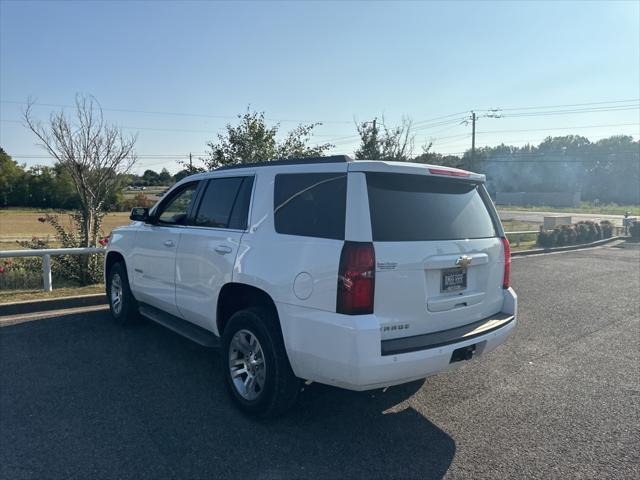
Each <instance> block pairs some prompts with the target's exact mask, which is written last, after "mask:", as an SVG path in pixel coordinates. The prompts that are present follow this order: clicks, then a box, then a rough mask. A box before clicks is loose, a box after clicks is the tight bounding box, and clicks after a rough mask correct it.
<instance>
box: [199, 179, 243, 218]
mask: <svg viewBox="0 0 640 480" xmlns="http://www.w3.org/2000/svg"><path fill="white" fill-rule="evenodd" d="M252 184H253V177H227V178H214V179H212V180H209V182H208V184H207V186H206V190H205V192H204V195H203V196H202V201H201V202H200V206H199V207H198V212H197V213H196V215H195V218H194V222H193V223H194V225H195V226H198V227H214V228H234V229H240V230H244V229H245V228H246V226H247V213H248V209H249V201H250V199H251V185H252ZM245 185H246V186H245ZM247 186H248V188H247ZM247 197H248V198H247Z"/></svg>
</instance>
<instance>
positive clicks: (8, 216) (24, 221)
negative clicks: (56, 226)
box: [0, 209, 130, 241]
mask: <svg viewBox="0 0 640 480" xmlns="http://www.w3.org/2000/svg"><path fill="white" fill-rule="evenodd" d="M46 213H58V212H56V211H54V210H22V209H3V210H0V241H1V238H2V237H3V236H4V237H7V236H11V237H13V236H24V237H32V236H36V237H46V236H47V235H52V236H53V235H55V232H54V230H53V227H52V226H51V225H50V224H49V223H46V222H45V223H42V222H39V221H38V218H39V217H42V216H44V215H45V214H46ZM68 213H69V212H65V211H63V212H61V213H60V214H59V215H60V219H61V220H62V224H63V225H64V226H65V227H69V228H72V227H73V226H72V223H71V219H70V217H69V216H68ZM129 222H130V220H129V212H113V213H109V214H107V215H106V216H105V218H104V222H103V224H102V229H103V230H104V232H105V234H106V235H108V234H109V233H111V230H113V229H114V228H116V227H119V226H121V225H127V224H128V223H129Z"/></svg>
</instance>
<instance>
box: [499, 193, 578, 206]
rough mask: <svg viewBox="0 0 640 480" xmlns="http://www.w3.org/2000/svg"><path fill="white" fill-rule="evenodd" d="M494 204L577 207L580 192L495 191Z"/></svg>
mask: <svg viewBox="0 0 640 480" xmlns="http://www.w3.org/2000/svg"><path fill="white" fill-rule="evenodd" d="M496 204H497V205H533V206H547V207H579V206H580V192H496Z"/></svg>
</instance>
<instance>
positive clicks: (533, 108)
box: [479, 98, 640, 112]
mask: <svg viewBox="0 0 640 480" xmlns="http://www.w3.org/2000/svg"><path fill="white" fill-rule="evenodd" d="M638 101H640V98H632V99H629V100H611V101H608V102H589V103H565V104H562V105H540V106H537V107H510V108H500V110H502V111H512V110H536V109H539V110H542V109H545V108H560V107H583V106H587V105H604V104H613V103H629V102H638ZM491 110H494V109H491V108H490V109H487V110H479V111H482V112H488V111H491Z"/></svg>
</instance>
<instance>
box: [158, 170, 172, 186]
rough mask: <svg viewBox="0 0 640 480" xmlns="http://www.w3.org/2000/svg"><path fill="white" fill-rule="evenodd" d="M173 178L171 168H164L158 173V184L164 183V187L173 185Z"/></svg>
mask: <svg viewBox="0 0 640 480" xmlns="http://www.w3.org/2000/svg"><path fill="white" fill-rule="evenodd" d="M172 179H173V177H172V176H171V174H170V173H169V170H167V169H166V168H163V169H162V171H161V172H160V174H159V175H158V182H159V183H158V185H162V186H163V187H166V186H167V185H171V180H172Z"/></svg>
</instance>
